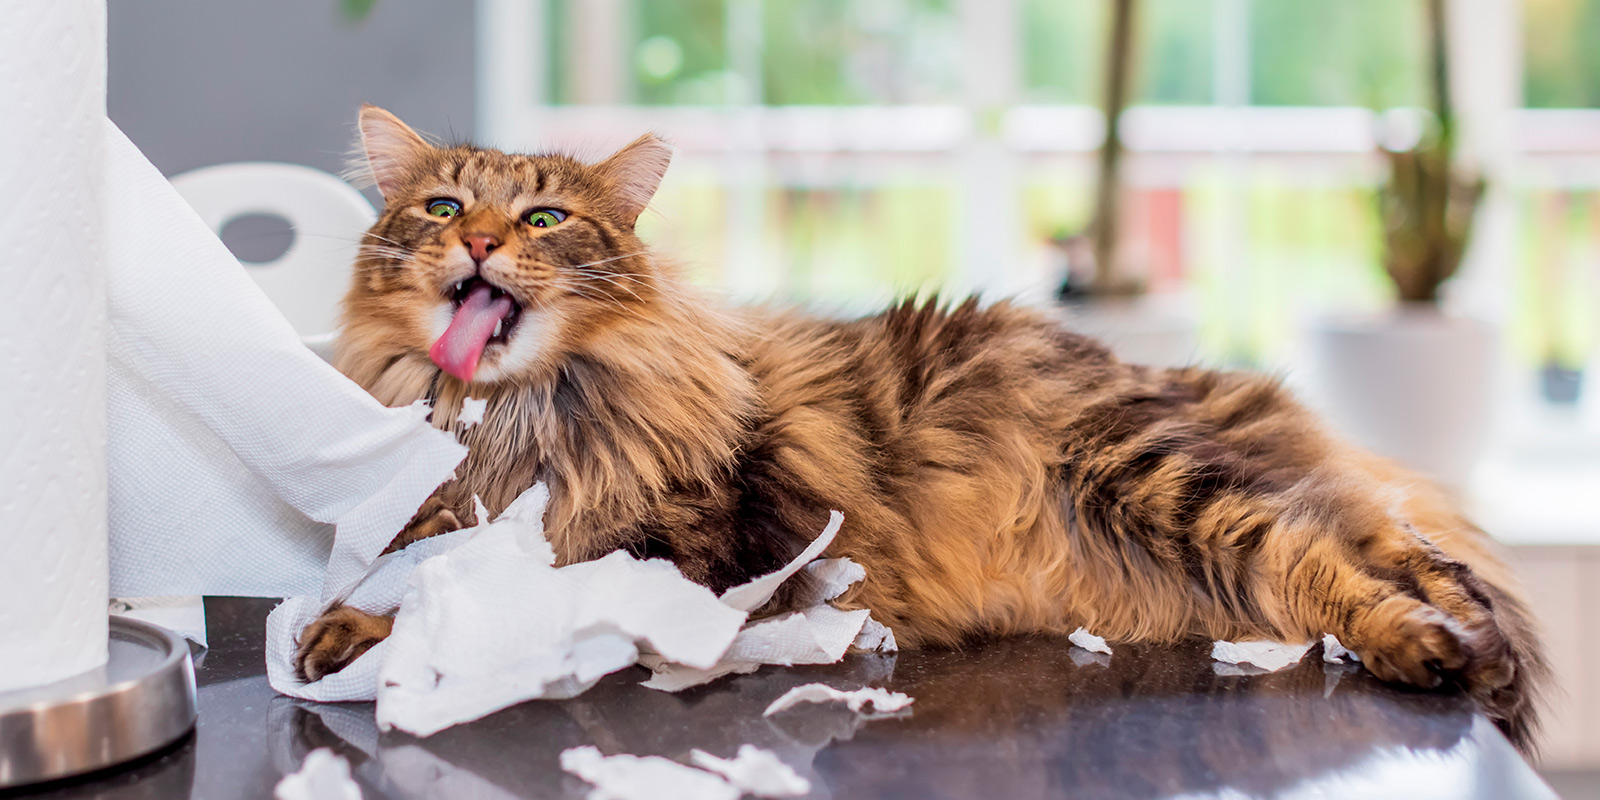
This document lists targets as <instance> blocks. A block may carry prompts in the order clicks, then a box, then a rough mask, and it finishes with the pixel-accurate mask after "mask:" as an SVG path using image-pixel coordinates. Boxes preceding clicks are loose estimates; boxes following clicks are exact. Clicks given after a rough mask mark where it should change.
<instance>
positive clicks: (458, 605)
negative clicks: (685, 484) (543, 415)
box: [377, 524, 745, 736]
mask: <svg viewBox="0 0 1600 800" xmlns="http://www.w3.org/2000/svg"><path fill="white" fill-rule="evenodd" d="M744 619H745V614H744V613H743V612H741V611H737V610H735V609H732V608H729V607H728V606H726V605H724V604H723V603H721V602H720V601H719V600H718V599H717V597H716V596H715V595H713V594H712V593H711V591H710V590H709V589H707V588H705V587H704V586H701V585H699V584H697V583H693V582H691V581H689V580H688V579H687V578H684V577H683V574H682V573H680V572H679V571H678V568H677V567H676V566H674V565H673V564H672V563H671V562H668V561H661V560H650V561H640V560H638V559H636V558H634V557H633V556H632V555H630V554H628V553H625V552H622V551H617V552H613V553H611V554H610V555H607V556H605V557H603V558H600V559H598V560H595V561H586V562H581V563H577V564H572V565H569V566H566V567H561V568H557V567H555V566H554V556H553V554H551V553H550V548H549V545H548V544H547V543H546V542H545V540H544V536H543V530H542V529H541V528H536V527H533V526H522V525H501V524H492V525H489V526H488V527H486V528H484V529H483V530H481V531H478V532H477V533H476V534H475V535H474V536H473V537H472V538H471V539H469V540H468V541H467V542H466V543H464V544H462V545H460V546H459V547H457V548H455V549H453V550H451V551H449V552H448V553H445V554H443V555H440V556H437V557H434V558H431V559H428V560H427V561H426V562H424V563H423V564H421V565H420V566H418V567H417V569H416V570H415V571H414V572H412V574H411V576H410V579H409V581H408V586H407V589H406V593H405V598H404V599H403V600H402V601H401V603H400V611H399V613H398V614H397V615H396V616H395V623H394V631H393V633H391V634H390V636H389V638H388V640H387V641H386V644H387V645H388V652H387V654H386V655H385V657H384V659H383V661H382V665H381V666H380V667H379V670H378V691H377V695H378V697H377V699H378V708H377V719H378V726H379V728H382V729H385V730H387V729H388V728H390V727H396V728H400V729H401V730H404V731H408V732H410V733H413V734H416V735H418V736H428V735H431V734H433V733H435V732H437V731H440V730H443V729H444V728H447V727H449V726H451V725H455V724H458V723H461V722H466V721H469V720H473V719H477V718H479V717H482V716H485V715H487V714H490V713H492V712H494V711H498V710H500V709H502V708H506V707H507V706H511V705H514V704H516V703H519V702H522V701H524V700H531V699H534V698H539V697H550V696H555V697H570V696H573V695H576V694H578V693H581V692H583V691H585V690H587V689H588V688H589V687H590V686H592V685H594V683H595V682H596V681H598V680H599V679H600V678H602V677H604V676H605V675H608V674H610V673H612V672H615V671H617V670H620V669H623V668H626V667H628V666H631V665H632V664H633V663H634V662H635V661H637V660H638V656H639V651H638V648H637V644H636V643H640V642H642V643H646V644H648V645H649V647H650V648H651V649H652V650H653V651H654V652H656V653H659V654H660V655H661V657H663V658H666V659H669V660H672V661H674V662H678V663H683V664H687V665H690V666H692V667H699V668H707V667H710V666H712V665H714V664H715V663H716V662H717V659H718V658H719V657H720V656H721V655H722V653H723V652H724V651H726V650H727V648H728V645H729V644H730V643H732V641H733V639H734V636H735V635H737V634H738V632H739V628H740V626H741V625H742V624H743V623H744Z"/></svg>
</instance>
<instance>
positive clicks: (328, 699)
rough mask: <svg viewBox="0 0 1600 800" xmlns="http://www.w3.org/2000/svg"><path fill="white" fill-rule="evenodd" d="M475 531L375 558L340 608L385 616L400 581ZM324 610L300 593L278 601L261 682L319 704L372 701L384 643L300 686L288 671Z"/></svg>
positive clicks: (396, 600) (400, 590)
mask: <svg viewBox="0 0 1600 800" xmlns="http://www.w3.org/2000/svg"><path fill="white" fill-rule="evenodd" d="M475 530H477V529H476V528H469V529H466V530H459V531H451V532H449V533H446V534H441V535H439V536H433V537H430V538H427V539H422V540H420V541H417V542H413V543H412V544H411V545H410V546H409V547H406V548H405V549H404V550H399V551H397V552H393V553H388V554H386V555H384V556H382V557H381V558H379V559H378V561H377V563H375V564H374V565H373V568H372V571H371V572H370V573H369V574H368V575H367V577H366V579H365V580H363V581H362V582H361V584H360V585H358V586H357V587H356V589H355V591H354V592H353V593H352V594H351V595H350V596H349V597H347V598H345V600H344V604H345V605H348V606H350V607H352V608H356V609H359V610H361V611H365V612H367V613H369V614H379V615H385V616H387V615H389V614H393V613H395V611H396V610H398V609H399V608H400V600H401V598H402V597H404V595H405V588H406V578H407V577H409V576H410V575H411V572H412V570H414V569H416V567H417V565H418V564H421V563H422V562H423V561H426V560H428V559H429V558H432V557H433V556H436V555H439V554H440V553H444V552H447V551H449V550H451V549H452V548H454V547H456V546H457V545H459V544H461V543H462V542H464V541H466V539H467V538H468V537H470V536H471V535H472V532H473V531H475ZM323 608H325V606H324V605H323V603H322V601H321V600H320V599H318V598H317V596H315V595H301V596H299V597H291V598H289V599H288V600H285V601H283V602H282V603H280V604H279V605H278V607H277V608H274V609H273V610H272V613H270V614H268V615H267V683H268V684H270V685H271V686H272V688H273V690H275V691H277V692H279V693H282V694H286V695H289V696H290V697H298V698H301V699H303V700H316V701H318V702H323V703H336V702H345V701H356V700H376V699H377V696H378V664H379V663H381V662H382V660H383V657H384V653H386V652H388V645H389V643H388V641H387V640H385V641H382V642H379V643H378V644H377V645H376V646H374V647H373V648H372V649H370V650H368V651H367V652H365V653H362V654H361V656H360V657H359V658H357V659H356V660H355V661H353V662H351V663H350V664H349V665H348V666H346V667H345V668H344V669H342V670H340V671H338V672H335V673H333V674H331V675H327V676H325V677H323V678H322V680H319V681H316V682H313V683H306V682H304V681H302V680H300V678H299V677H297V676H296V675H295V672H294V656H295V651H296V649H297V640H298V637H299V635H300V632H301V631H303V630H305V627H306V626H307V625H310V624H311V623H312V622H314V621H315V620H316V619H317V617H318V616H320V615H321V614H322V610H323Z"/></svg>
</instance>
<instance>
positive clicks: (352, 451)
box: [100, 120, 466, 599]
mask: <svg viewBox="0 0 1600 800" xmlns="http://www.w3.org/2000/svg"><path fill="white" fill-rule="evenodd" d="M103 122H104V129H103V136H104V137H105V169H104V180H105V185H104V187H103V190H102V192H101V193H100V196H101V199H102V202H103V203H104V206H105V209H106V217H105V219H106V227H105V230H104V235H105V239H106V259H107V289H106V291H107V315H108V321H109V324H110V330H109V335H108V338H107V359H106V370H107V398H108V412H107V413H108V417H107V419H108V433H107V465H108V472H109V485H108V487H107V490H108V503H109V510H108V518H109V525H110V546H111V549H110V570H111V589H110V593H111V595H112V596H117V597H125V596H143V595H179V594H187V595H193V594H224V595H254V596H263V597H287V596H292V595H302V594H313V593H320V595H321V597H322V598H323V599H332V598H333V597H336V596H338V595H341V594H343V593H344V592H345V590H347V589H348V588H349V587H350V586H351V585H353V584H354V583H355V582H356V581H358V580H360V578H361V576H362V575H364V574H365V573H366V571H367V568H368V567H369V566H370V565H371V564H372V562H373V561H374V560H375V559H376V558H377V556H378V554H379V553H380V552H382V551H383V549H384V547H386V546H387V545H388V544H389V541H390V540H391V539H393V537H394V535H395V533H396V532H398V531H399V530H400V529H401V528H402V527H404V526H405V524H406V522H407V521H408V520H410V518H411V516H412V514H413V513H415V511H416V509H417V507H418V506H420V505H421V504H422V502H423V501H424V500H426V499H427V498H428V496H429V495H431V494H432V493H433V491H434V490H435V489H436V488H437V487H438V486H439V484H441V483H443V482H444V481H445V479H447V478H449V477H450V474H451V473H452V472H453V471H454V470H455V468H456V465H457V464H458V463H459V462H460V461H461V459H462V458H463V457H464V456H465V455H466V448H464V447H462V446H461V445H460V444H459V443H457V442H456V441H455V437H454V436H452V435H450V434H448V433H445V432H443V431H438V430H434V429H433V428H431V427H429V426H428V425H427V424H426V423H425V422H424V419H423V416H422V415H420V414H418V413H417V412H416V411H413V410H411V409H407V408H385V407H383V405H381V404H380V403H378V401H377V400H375V399H373V397H372V395H370V394H368V393H367V392H366V391H364V390H362V388H361V387H360V386H357V385H356V384H355V383H353V382H351V381H350V380H349V379H348V378H346V377H345V376H343V375H341V374H339V372H338V371H336V370H335V369H334V368H333V367H331V366H329V365H328V364H327V363H326V362H324V361H323V360H322V359H320V358H318V357H317V355H316V354H315V353H313V352H311V350H309V349H307V348H306V346H305V345H304V344H302V343H301V341H300V339H299V337H298V336H296V335H295V332H294V329H293V328H292V327H291V326H290V325H289V323H288V321H287V320H285V319H284V318H283V315H282V314H280V313H279V312H278V310H277V309H276V308H274V307H273V305H272V303H271V302H270V301H269V300H267V298H266V296H265V295H263V294H262V293H261V290H260V289H259V288H257V286H256V284H255V282H254V281H252V280H251V279H250V277H249V276H248V275H246V274H245V271H244V268H243V267H242V266H240V264H239V262H238V260H237V259H235V258H234V257H233V255H232V254H231V253H229V252H228V249H227V247H225V246H224V245H223V244H222V242H221V241H220V240H218V239H217V237H216V236H215V235H214V234H212V232H211V230H210V228H208V227H207V226H206V223H205V222H204V221H203V220H202V219H201V218H200V216H199V215H198V214H196V213H195V212H194V210H193V209H191V208H190V207H189V206H188V205H187V204H186V203H185V202H184V200H183V198H182V197H181V196H179V194H178V192H177V190H175V189H173V188H172V185H171V184H169V183H168V182H167V180H166V179H165V178H163V177H162V176H161V173H160V172H159V171H157V170H156V168H155V167H154V166H152V165H151V164H150V162H149V161H147V160H146V159H145V158H144V156H143V154H141V153H140V152H139V150H138V148H136V147H135V146H134V145H133V143H132V142H130V141H128V139H127V137H126V136H123V134H122V132H121V131H119V130H117V128H116V126H114V125H112V124H111V122H110V121H109V120H104V121H103ZM335 531H337V533H335Z"/></svg>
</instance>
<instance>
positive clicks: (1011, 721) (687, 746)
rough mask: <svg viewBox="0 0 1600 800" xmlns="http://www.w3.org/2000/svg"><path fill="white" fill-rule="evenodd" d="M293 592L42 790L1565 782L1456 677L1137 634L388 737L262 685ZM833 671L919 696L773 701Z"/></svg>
mask: <svg viewBox="0 0 1600 800" xmlns="http://www.w3.org/2000/svg"><path fill="white" fill-rule="evenodd" d="M275 602H276V601H273V600H259V599H239V598H208V599H207V601H206V611H207V615H208V628H209V635H210V638H211V642H212V648H211V649H210V650H209V651H207V652H206V653H204V655H203V658H202V659H200V662H199V664H198V668H197V670H196V675H197V677H198V678H199V682H200V724H199V727H198V729H197V731H196V733H195V735H194V737H192V738H190V739H189V740H187V741H185V742H183V743H182V744H180V745H178V746H177V747H176V748H174V749H172V750H170V751H168V752H166V753H164V754H161V755H160V756H158V757H156V758H153V759H150V760H148V761H146V762H145V763H143V764H140V765H137V766H134V767H132V768H128V769H124V770H121V771H118V772H114V773H110V774H107V775H102V776H97V777H95V778H94V779H91V780H81V781H77V782H74V783H71V784H66V785H59V786H54V787H50V788H49V789H47V790H45V791H43V792H35V793H32V794H30V795H28V796H30V797H41V798H91V797H92V798H107V799H108V800H109V799H111V798H116V799H118V800H121V799H122V798H180V797H186V796H187V797H193V798H206V800H229V799H230V798H266V797H271V796H272V789H273V786H274V785H275V784H276V783H277V781H278V779H279V778H281V777H282V776H283V775H284V774H285V773H288V772H292V771H294V770H296V769H298V768H299V766H300V762H301V760H302V759H303V758H304V757H305V755H306V753H308V752H310V751H311V750H312V749H314V748H317V747H329V748H332V749H333V750H334V751H335V752H338V753H340V754H341V755H343V756H345V757H346V758H348V759H349V760H350V763H351V765H352V769H353V773H354V776H355V778H356V780H357V781H358V782H359V783H360V784H361V786H362V790H363V793H364V795H365V797H367V798H486V799H499V798H506V799H508V800H509V799H510V798H581V797H584V796H585V795H587V793H588V790H589V786H588V785H587V784H585V783H584V782H583V781H581V780H578V779H577V778H574V777H572V776H569V775H566V774H565V773H563V772H561V770H560V768H559V766H558V764H557V762H558V758H559V755H560V753H561V751H562V750H565V749H567V748H569V747H576V746H579V745H585V744H592V745H595V746H597V747H599V748H600V749H601V750H602V751H604V752H606V753H634V754H638V755H662V756H666V757H668V758H675V759H681V760H687V756H688V753H689V751H690V750H692V749H696V748H698V749H702V750H707V751H709V752H711V753H713V754H716V755H722V756H728V755H731V754H732V753H733V752H734V751H735V750H737V749H738V747H739V745H741V744H754V745H756V746H759V747H764V748H768V749H771V750H773V751H774V752H776V753H777V754H778V756H779V757H780V758H782V759H783V760H784V761H785V762H787V763H789V764H790V765H791V766H793V767H795V769H796V770H797V771H799V772H800V773H801V774H802V775H804V776H806V777H807V778H809V779H811V781H812V784H813V791H812V794H811V795H810V797H813V798H840V800H843V799H844V798H973V797H1004V798H1007V799H1008V800H1027V799H1028V798H1054V797H1074V798H1168V797H1184V798H1197V797H1227V798H1236V797H1286V798H1299V797H1322V796H1339V797H1364V798H1366V797H1396V798H1405V800H1423V799H1424V798H1433V797H1438V798H1463V797H1476V798H1524V797H1526V798H1547V797H1554V794H1553V793H1551V792H1550V790H1549V789H1548V788H1547V787H1546V786H1545V785H1544V784H1543V783H1542V782H1541V781H1540V779H1539V778H1538V776H1537V775H1536V774H1535V773H1534V772H1533V770H1532V769H1531V768H1529V766H1528V765H1527V763H1526V762H1524V761H1523V760H1522V759H1521V757H1520V756H1518V755H1517V754H1516V752H1515V751H1514V750H1512V749H1511V747H1510V745H1509V744H1507V743H1506V741H1505V740H1504V738H1502V737H1501V736H1500V735H1499V733H1498V732H1497V731H1495V729H1494V727H1493V726H1492V725H1490V724H1488V722H1487V721H1486V720H1485V719H1483V718H1482V717H1481V716H1479V715H1477V714H1476V713H1475V712H1474V711H1473V709H1472V707H1471V705H1470V704H1469V703H1468V702H1467V701H1466V700H1465V699H1464V698H1462V697H1460V696H1457V695H1448V694H1435V693H1424V692H1409V691H1404V690H1399V689H1396V688H1393V687H1390V686H1386V685H1383V684H1380V683H1379V682H1377V681H1376V680H1374V679H1373V678H1372V677H1371V676H1370V675H1368V674H1367V673H1366V672H1364V671H1363V670H1362V669H1361V668H1360V667H1358V666H1352V665H1344V664H1325V663H1323V662H1321V661H1320V660H1318V658H1317V651H1316V650H1313V651H1312V653H1311V654H1310V655H1308V656H1307V657H1306V659H1305V661H1303V662H1302V663H1301V664H1299V665H1298V666H1296V667H1294V668H1292V669H1289V670H1286V671H1284V672H1280V673H1274V674H1259V675H1233V676H1229V675H1222V674H1219V671H1218V670H1216V669H1215V668H1214V667H1215V665H1214V663H1213V662H1212V661H1211V660H1210V658H1209V657H1208V655H1207V646H1206V645H1204V644H1201V643H1196V644H1193V645H1184V646H1179V647H1173V648H1143V647H1129V646H1121V647H1117V648H1116V652H1115V654H1114V655H1113V656H1109V657H1108V656H1103V655H1097V654H1092V653H1088V652H1086V651H1083V650H1079V649H1076V648H1072V647H1071V646H1070V645H1069V644H1068V643H1067V642H1066V641H1065V640H1056V639H1044V638H1021V639H1007V640H1000V641H994V642H989V643H986V644H982V645H976V646H973V647H970V648H968V649H964V650H960V651H917V652H904V653H900V654H899V655H898V656H885V655H860V656H851V657H848V658H847V659H846V660H845V661H844V662H843V663H841V664H836V665H830V666H825V667H797V668H771V667H769V668H766V669H763V670H762V671H760V672H758V673H756V674H754V675H747V676H738V677H734V678H732V679H726V680H723V681H721V682H718V683H716V684H713V685H711V686H709V687H702V688H699V689H695V690H690V691H687V692H684V693H683V694H679V695H671V694H664V693H661V692H657V691H654V690H651V689H645V688H642V687H640V686H639V685H638V682H639V681H640V680H642V679H643V677H644V676H645V674H646V673H644V672H643V671H642V670H638V669H633V670H626V671H624V672H622V673H619V674H617V675H613V676H610V677H609V678H607V679H606V680H605V681H603V682H602V683H601V684H600V685H599V686H597V687H596V688H594V689H593V690H591V691H589V692H588V693H586V694H584V695H583V696H581V697H579V698H576V699H573V700H565V701H535V702H530V703H524V704H522V705H520V706H516V707H514V708H510V709H506V710H504V711H501V712H499V713H496V714H493V715H491V716H489V717H486V718H484V719H481V720H478V721H477V722H473V723H470V724H467V725H462V726H459V727H456V728H451V729H448V730H445V731H443V732H441V733H439V734H436V735H434V736H432V737H429V738H427V739H416V738H413V737H411V736H408V735H405V734H401V733H383V734H380V733H379V732H378V730H377V727H376V725H375V724H374V721H373V714H372V705H371V704H370V703H345V704H327V705H319V704H316V703H308V702H304V701H299V700H294V699H291V698H287V697H282V696H279V695H277V694H276V693H274V692H273V691H272V690H271V689H270V688H269V687H268V686H267V681H266V677H265V668H264V665H263V658H262V631H263V626H264V620H265V618H266V614H267V612H268V611H269V610H270V609H271V608H272V606H273V605H274V604H275ZM813 681H823V682H826V683H828V684H830V685H833V686H837V687H840V688H846V689H850V688H856V687H859V686H866V685H872V686H887V687H889V688H891V689H894V690H895V691H901V692H906V693H908V694H910V695H911V696H913V697H915V698H916V700H917V701H916V704H915V705H914V706H913V707H912V708H911V709H910V710H909V712H902V714H901V715H900V716H898V717H896V718H892V719H883V720H875V721H871V722H864V721H862V720H860V719H859V718H858V717H857V716H856V715H855V714H853V713H851V712H849V711H847V710H845V709H844V708H843V707H834V706H802V707H799V708H797V709H794V710H791V711H788V712H784V713H782V714H779V715H776V716H774V717H771V718H764V717H762V715H761V713H762V711H763V710H764V709H765V708H766V706H767V704H768V703H770V702H771V701H772V700H773V699H775V698H777V697H778V696H779V695H781V694H783V693H784V692H785V691H787V690H788V689H790V688H792V687H794V686H798V685H800V684H803V683H810V682H813Z"/></svg>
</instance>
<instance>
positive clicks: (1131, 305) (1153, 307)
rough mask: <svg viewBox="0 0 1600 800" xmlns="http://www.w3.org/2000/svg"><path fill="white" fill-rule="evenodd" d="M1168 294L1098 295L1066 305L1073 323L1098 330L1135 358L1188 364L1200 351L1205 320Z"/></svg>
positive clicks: (1088, 331)
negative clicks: (1113, 297)
mask: <svg viewBox="0 0 1600 800" xmlns="http://www.w3.org/2000/svg"><path fill="white" fill-rule="evenodd" d="M1176 306H1177V303H1176V302H1175V301H1171V300H1169V299H1168V298H1159V297H1140V298H1132V299H1118V300H1093V301H1087V302H1082V303H1075V304H1072V305H1069V306H1066V307H1065V308H1064V309H1063V311H1062V319H1063V322H1064V324H1065V325H1066V326H1067V328H1068V329H1070V330H1072V331H1073V332H1075V333H1081V334H1083V335H1085V336H1092V337H1094V338H1096V339H1098V340H1100V341H1101V342H1102V343H1104V344H1105V345H1106V346H1107V347H1110V348H1111V351H1112V352H1113V353H1115V354H1116V356H1117V358H1119V359H1121V360H1123V361H1126V362H1128V363H1130V364H1145V365H1148V366H1152V367H1186V366H1189V365H1191V364H1193V363H1195V360H1196V358H1197V357H1198V353H1199V341H1200V337H1199V326H1198V325H1197V324H1196V322H1195V320H1194V319H1193V317H1191V316H1189V315H1187V314H1185V313H1183V312H1182V310H1181V309H1179V308H1177V307H1176Z"/></svg>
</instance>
